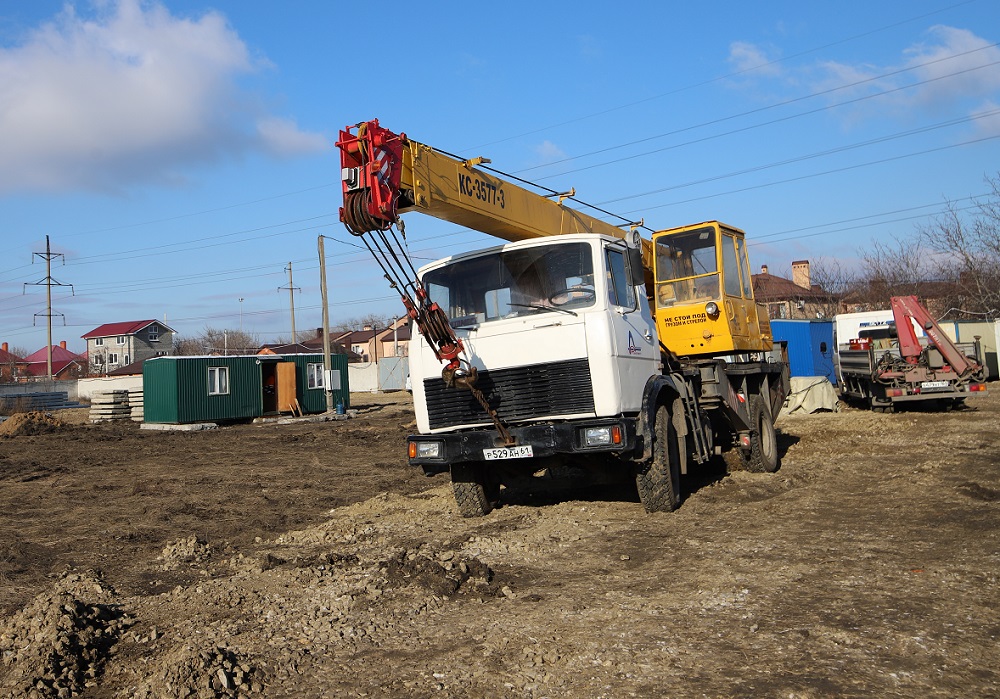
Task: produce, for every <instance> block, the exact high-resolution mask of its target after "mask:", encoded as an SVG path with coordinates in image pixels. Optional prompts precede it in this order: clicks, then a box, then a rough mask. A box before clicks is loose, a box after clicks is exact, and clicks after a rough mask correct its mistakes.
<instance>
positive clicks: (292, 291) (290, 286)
mask: <svg viewBox="0 0 1000 699" xmlns="http://www.w3.org/2000/svg"><path fill="white" fill-rule="evenodd" d="M285 271H287V272H288V286H279V287H278V291H281V290H283V289H288V305H289V307H290V308H291V311H292V344H293V345H294V344H295V292H296V291H301V289H299V288H298V287H296V286H294V284H293V282H292V263H291V262H289V263H288V266H287V267H285Z"/></svg>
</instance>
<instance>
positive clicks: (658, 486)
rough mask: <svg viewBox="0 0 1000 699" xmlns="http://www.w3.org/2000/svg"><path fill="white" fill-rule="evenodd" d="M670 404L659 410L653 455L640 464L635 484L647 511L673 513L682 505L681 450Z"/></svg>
mask: <svg viewBox="0 0 1000 699" xmlns="http://www.w3.org/2000/svg"><path fill="white" fill-rule="evenodd" d="M678 447H679V445H678V441H677V436H676V431H675V429H674V424H673V421H672V420H671V419H670V412H669V411H668V410H667V408H666V406H662V405H661V406H660V407H659V408H657V410H656V422H655V424H654V426H653V458H652V459H650V461H649V463H647V464H643V465H641V466H639V469H638V470H637V471H636V474H635V485H636V489H637V490H638V491H639V500H640V502H642V506H643V507H644V508H645V509H646V512H671V511H673V510H676V509H677V505H679V504H680V480H681V474H680V451H679V448H678Z"/></svg>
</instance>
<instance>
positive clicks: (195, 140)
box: [0, 0, 327, 193]
mask: <svg viewBox="0 0 1000 699" xmlns="http://www.w3.org/2000/svg"><path fill="white" fill-rule="evenodd" d="M265 66H266V64H265V63H264V62H262V61H259V60H254V59H253V58H252V57H251V56H250V53H249V51H248V49H247V47H246V45H245V44H244V43H243V41H242V40H241V39H240V38H239V36H238V35H237V34H236V32H235V31H234V30H233V29H232V28H231V27H230V26H228V24H227V23H226V20H225V18H224V17H223V16H222V15H220V14H218V13H215V12H209V13H206V14H204V15H202V16H200V17H197V18H193V19H192V18H182V17H176V16H174V15H172V14H171V13H170V12H169V10H167V9H166V8H165V7H163V6H162V5H160V4H156V3H147V2H141V1H140V0H120V1H118V2H103V1H102V2H99V3H95V15H94V16H93V17H91V18H85V17H81V16H79V15H78V14H77V13H76V12H75V11H74V9H73V8H72V7H71V6H67V8H66V9H65V10H64V11H63V12H62V13H61V14H60V15H59V16H58V17H56V18H55V19H54V20H53V21H51V22H48V23H46V24H44V25H42V26H41V27H39V28H38V29H36V30H34V31H33V32H32V33H31V34H29V35H28V36H26V37H25V38H24V40H23V41H22V42H21V43H20V44H19V45H17V46H13V47H6V48H0V162H2V163H3V166H2V167H0V193H4V192H13V191H61V190H77V189H91V190H109V191H114V190H120V189H123V188H125V187H127V186H129V185H130V184H133V183H135V182H157V183H172V182H176V181H180V180H183V174H182V173H183V171H184V170H185V168H187V167H190V166H192V165H196V164H201V163H206V162H215V161H218V160H221V159H224V158H231V157H236V156H239V155H240V154H243V153H247V152H253V151H263V152H266V153H269V154H279V155H294V154H297V153H302V152H307V151H316V150H321V149H323V148H325V147H327V145H326V143H325V141H324V140H323V139H322V137H321V136H319V135H317V134H310V133H305V132H303V131H301V130H299V129H298V128H297V127H296V126H295V124H294V122H292V121H288V120H283V119H278V118H276V117H273V116H271V115H269V114H266V113H264V112H263V110H262V109H261V108H260V106H259V103H260V100H259V99H256V98H254V97H253V96H252V95H247V94H245V93H244V92H243V91H241V89H240V88H239V87H238V86H237V80H238V79H239V78H240V77H242V76H245V75H247V74H251V73H253V72H254V71H257V70H260V69H261V68H262V67H265Z"/></svg>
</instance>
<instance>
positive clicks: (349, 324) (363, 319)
mask: <svg viewBox="0 0 1000 699" xmlns="http://www.w3.org/2000/svg"><path fill="white" fill-rule="evenodd" d="M397 318H398V316H392V315H387V314H384V313H366V314H365V315H363V316H359V317H357V318H348V319H347V320H342V321H339V322H338V323H335V324H334V325H333V327H332V328H330V329H331V330H340V331H344V332H346V331H348V330H364V329H365V327H370V328H373V329H378V330H384V329H385V328H387V327H389V326H390V325H392V323H393V322H394V321H395V320H396V319H397Z"/></svg>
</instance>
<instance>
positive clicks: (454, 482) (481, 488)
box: [451, 463, 500, 517]
mask: <svg viewBox="0 0 1000 699" xmlns="http://www.w3.org/2000/svg"><path fill="white" fill-rule="evenodd" d="M451 489H452V492H453V493H454V494H455V502H456V503H457V504H458V511H459V514H461V515H462V516H463V517H483V516H485V515H488V514H489V513H490V512H492V511H493V508H494V507H496V504H497V501H498V500H499V499H500V482H499V481H497V480H496V479H493V478H490V476H489V474H488V473H487V472H486V469H485V468H484V467H483V466H482V465H481V464H475V463H473V464H452V465H451Z"/></svg>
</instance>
